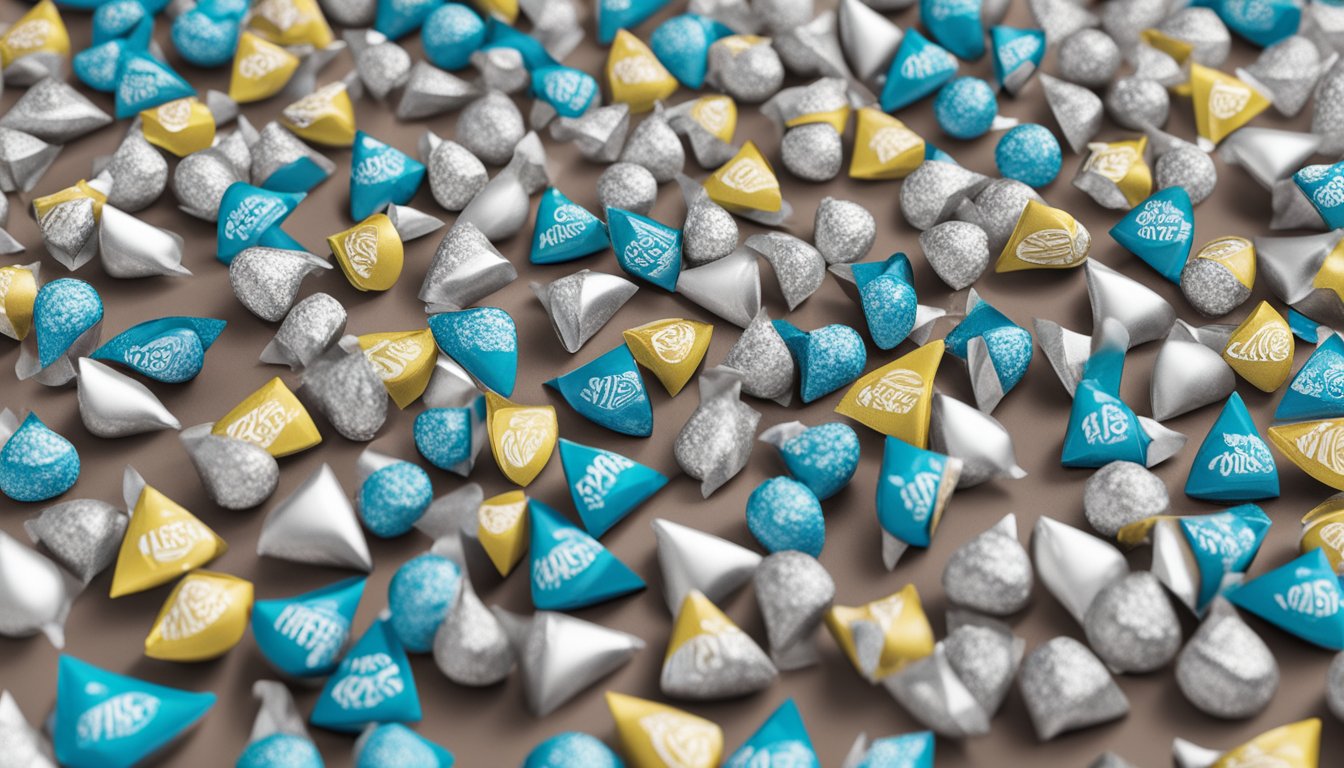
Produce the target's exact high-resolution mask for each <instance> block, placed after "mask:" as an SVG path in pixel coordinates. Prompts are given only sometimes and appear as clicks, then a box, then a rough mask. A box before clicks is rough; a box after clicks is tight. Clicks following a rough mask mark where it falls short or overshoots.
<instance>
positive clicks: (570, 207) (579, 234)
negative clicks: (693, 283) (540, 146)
mask: <svg viewBox="0 0 1344 768" xmlns="http://www.w3.org/2000/svg"><path fill="white" fill-rule="evenodd" d="M608 245H610V241H609V240H608V238H607V225H606V224H603V223H602V221H601V220H600V219H598V218H597V217H596V216H594V215H593V214H592V213H591V212H589V211H588V209H587V208H584V207H583V206H581V205H579V204H578V203H575V202H574V201H573V200H570V199H569V198H568V197H566V196H565V194H564V193H563V192H561V191H560V190H558V189H556V188H555V187H548V188H547V189H546V191H545V192H543V193H542V195H541V202H540V203H539V204H538V205H537V221H536V225H535V227H534V228H533V231H532V251H531V254H530V256H529V260H530V261H531V262H532V263H533V264H559V263H561V262H566V261H574V260H575V259H581V258H583V257H584V256H591V255H592V254H594V253H599V252H601V251H604V250H606V249H607V246H608ZM673 285H674V286H675V285H676V283H675V281H674V282H673Z"/></svg>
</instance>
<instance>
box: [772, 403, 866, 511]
mask: <svg viewBox="0 0 1344 768" xmlns="http://www.w3.org/2000/svg"><path fill="white" fill-rule="evenodd" d="M779 455H780V458H781V459H783V460H784V466H785V467H787V468H788V470H789V474H790V475H792V476H793V478H794V479H795V480H797V481H798V482H800V483H802V484H803V485H806V486H807V487H808V488H809V489H811V491H812V493H814V494H816V496H817V499H818V500H820V501H825V500H826V499H829V498H830V497H832V496H834V495H835V494H837V493H839V492H840V491H841V490H843V489H844V487H845V486H847V485H849V481H850V480H851V479H852V478H853V477H854V472H855V471H857V470H858V468H859V436H858V434H856V433H855V432H854V429H853V427H851V426H849V425H848V424H844V423H841V422H838V421H832V422H829V423H826V424H818V425H817V426H815V427H808V428H806V429H805V430H803V431H802V432H800V433H798V434H797V435H794V436H793V437H791V438H789V439H788V440H786V441H785V442H784V443H783V444H781V445H780V446H779Z"/></svg>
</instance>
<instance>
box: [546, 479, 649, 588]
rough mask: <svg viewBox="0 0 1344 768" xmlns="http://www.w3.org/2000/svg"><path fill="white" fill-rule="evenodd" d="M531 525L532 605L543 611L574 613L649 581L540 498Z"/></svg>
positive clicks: (642, 586)
mask: <svg viewBox="0 0 1344 768" xmlns="http://www.w3.org/2000/svg"><path fill="white" fill-rule="evenodd" d="M528 509H529V514H530V515H531V523H532V538H531V558H532V567H531V572H532V573H531V580H532V605H533V606H534V607H535V608H536V609H537V610H538V611H572V610H574V609H576V608H585V607H587V606H590V605H596V604H598V603H603V602H606V601H608V600H613V599H615V598H618V597H621V596H623V595H628V594H630V593H631V592H638V591H639V590H641V589H643V588H644V580H643V579H641V578H639V576H638V575H636V574H635V572H634V571H632V570H630V568H629V567H628V566H626V564H625V563H622V562H621V561H620V560H617V559H616V556H615V555H613V554H611V552H609V551H607V548H606V547H604V546H602V545H601V544H599V543H598V541H597V539H594V538H593V537H592V536H589V535H588V534H587V533H584V532H583V531H582V530H580V529H579V528H577V527H575V526H573V525H571V524H570V523H569V521H567V520H565V519H564V518H563V517H561V516H560V513H559V512H556V511H555V510H554V509H551V508H550V507H548V506H546V505H545V504H543V503H541V502H540V501H538V500H536V499H532V500H531V501H530V502H529V505H528Z"/></svg>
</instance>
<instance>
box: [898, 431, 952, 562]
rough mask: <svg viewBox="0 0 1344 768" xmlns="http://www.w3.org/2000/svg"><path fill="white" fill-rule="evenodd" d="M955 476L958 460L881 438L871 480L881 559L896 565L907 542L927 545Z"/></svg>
mask: <svg viewBox="0 0 1344 768" xmlns="http://www.w3.org/2000/svg"><path fill="white" fill-rule="evenodd" d="M960 475H961V459H956V458H952V457H949V456H943V455H941V454H938V453H935V452H933V451H927V450H924V449H922V448H916V447H915V446H913V445H910V444H909V443H907V442H905V441H903V440H899V439H897V438H894V437H887V439H886V441H885V443H884V446H883V451H882V473H881V476H880V478H879V480H878V483H877V521H878V523H879V524H880V525H881V526H882V561H883V563H884V564H885V565H886V566H887V570H892V569H893V568H895V567H896V563H897V562H898V561H899V560H900V558H901V555H903V554H905V550H906V549H907V548H909V547H911V546H915V547H921V548H923V547H928V546H929V543H930V542H931V541H932V539H933V534H934V532H935V531H937V530H938V523H939V522H941V521H942V518H943V513H944V512H945V511H946V509H947V504H948V502H949V501H950V500H951V498H952V491H953V490H955V489H956V487H957V479H958V478H959V477H960Z"/></svg>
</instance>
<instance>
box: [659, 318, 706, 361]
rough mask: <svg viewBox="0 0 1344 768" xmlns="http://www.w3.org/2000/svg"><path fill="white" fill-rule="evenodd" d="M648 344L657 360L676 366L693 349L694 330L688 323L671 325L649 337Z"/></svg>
mask: <svg viewBox="0 0 1344 768" xmlns="http://www.w3.org/2000/svg"><path fill="white" fill-rule="evenodd" d="M649 344H650V345H651V346H652V347H653V353H654V354H655V355H657V356H658V359H659V360H662V361H663V362H665V363H669V364H671V365H676V364H678V363H680V362H682V361H684V360H685V359H686V358H687V357H689V356H690V354H691V352H692V350H694V348H695V328H693V327H691V324H690V323H680V322H678V323H672V324H671V325H668V326H667V327H665V328H661V329H659V330H657V331H655V332H654V333H653V334H651V335H650V336H649Z"/></svg>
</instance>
